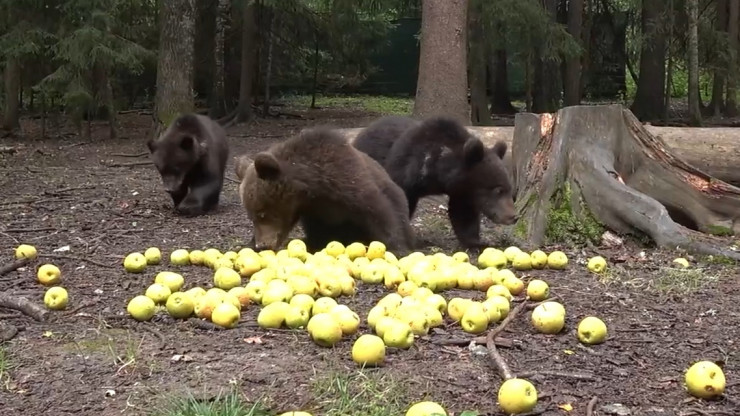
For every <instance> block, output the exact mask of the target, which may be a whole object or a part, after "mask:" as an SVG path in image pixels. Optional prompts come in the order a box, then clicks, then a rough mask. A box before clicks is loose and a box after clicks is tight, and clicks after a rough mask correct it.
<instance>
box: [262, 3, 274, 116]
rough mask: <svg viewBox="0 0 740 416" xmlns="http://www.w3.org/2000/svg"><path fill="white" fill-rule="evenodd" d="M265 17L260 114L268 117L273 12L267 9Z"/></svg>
mask: <svg viewBox="0 0 740 416" xmlns="http://www.w3.org/2000/svg"><path fill="white" fill-rule="evenodd" d="M265 13H266V15H267V22H268V23H267V33H266V36H265V39H266V41H267V56H266V57H265V100H264V102H263V103H262V113H263V115H264V116H265V117H267V116H269V115H270V84H271V83H272V45H273V41H272V35H273V33H272V31H273V29H274V28H275V20H276V16H275V11H274V10H272V9H268V10H266V11H265Z"/></svg>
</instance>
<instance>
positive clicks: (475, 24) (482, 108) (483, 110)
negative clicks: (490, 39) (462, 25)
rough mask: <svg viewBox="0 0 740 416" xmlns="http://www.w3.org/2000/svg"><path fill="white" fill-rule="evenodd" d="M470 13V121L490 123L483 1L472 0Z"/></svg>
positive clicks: (475, 123)
mask: <svg viewBox="0 0 740 416" xmlns="http://www.w3.org/2000/svg"><path fill="white" fill-rule="evenodd" d="M470 1H471V5H470V12H469V13H468V33H469V36H468V42H469V44H470V52H469V55H468V60H469V65H468V67H469V71H470V74H469V82H470V121H471V122H472V123H473V125H481V124H482V125H490V124H491V122H492V120H491V113H490V112H489V110H488V94H487V90H488V89H487V88H486V61H487V60H488V56H487V55H488V54H487V53H486V52H487V50H488V48H486V44H485V33H484V29H483V22H482V21H481V14H482V10H481V6H482V4H481V1H480V0H470Z"/></svg>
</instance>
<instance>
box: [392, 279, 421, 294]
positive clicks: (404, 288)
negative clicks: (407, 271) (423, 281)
mask: <svg viewBox="0 0 740 416" xmlns="http://www.w3.org/2000/svg"><path fill="white" fill-rule="evenodd" d="M418 287H419V286H417V285H416V283H414V282H412V281H411V280H406V281H405V282H402V283H401V284H399V285H398V289H396V292H398V294H399V295H401V296H404V297H405V296H411V294H412V293H414V290H416V289H417V288H418Z"/></svg>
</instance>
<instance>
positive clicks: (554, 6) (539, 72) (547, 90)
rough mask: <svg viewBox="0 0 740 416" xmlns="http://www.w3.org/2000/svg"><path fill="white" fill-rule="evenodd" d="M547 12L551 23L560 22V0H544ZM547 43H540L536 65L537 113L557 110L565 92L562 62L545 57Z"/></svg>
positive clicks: (534, 101)
mask: <svg viewBox="0 0 740 416" xmlns="http://www.w3.org/2000/svg"><path fill="white" fill-rule="evenodd" d="M542 6H543V7H544V8H545V13H547V15H548V17H549V18H550V20H551V24H558V22H557V18H558V0H542ZM544 48H545V45H540V47H539V49H540V50H539V51H538V53H537V60H536V61H535V65H534V91H535V94H534V96H533V97H532V98H533V101H532V111H533V112H535V113H546V112H552V111H555V110H557V109H558V108H559V107H560V100H561V98H562V97H561V95H562V92H563V85H562V84H563V79H562V73H561V69H560V64H558V63H557V62H555V61H552V60H545V59H543V57H542V55H543V53H542V50H543V49H544Z"/></svg>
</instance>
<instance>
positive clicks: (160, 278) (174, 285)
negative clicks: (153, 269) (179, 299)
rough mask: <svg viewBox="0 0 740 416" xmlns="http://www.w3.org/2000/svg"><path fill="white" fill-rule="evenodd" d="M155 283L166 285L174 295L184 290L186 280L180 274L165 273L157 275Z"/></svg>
mask: <svg viewBox="0 0 740 416" xmlns="http://www.w3.org/2000/svg"><path fill="white" fill-rule="evenodd" d="M154 283H159V284H162V285H165V286H167V287H168V288H170V291H171V292H173V293H174V292H177V291H179V290H180V289H182V286H183V285H184V284H185V278H184V277H182V275H181V274H180V273H175V272H167V271H164V272H159V273H157V275H156V276H155V277H154Z"/></svg>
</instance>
